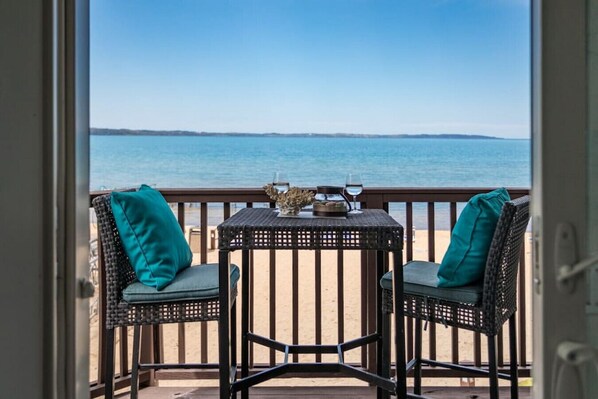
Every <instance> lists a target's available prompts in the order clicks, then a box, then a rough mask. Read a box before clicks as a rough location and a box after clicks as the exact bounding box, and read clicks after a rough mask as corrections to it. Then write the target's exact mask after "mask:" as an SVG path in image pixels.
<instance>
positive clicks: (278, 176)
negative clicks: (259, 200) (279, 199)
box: [272, 172, 291, 212]
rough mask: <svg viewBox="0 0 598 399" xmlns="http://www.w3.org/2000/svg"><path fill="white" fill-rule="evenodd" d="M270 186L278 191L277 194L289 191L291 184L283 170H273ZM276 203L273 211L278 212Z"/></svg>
mask: <svg viewBox="0 0 598 399" xmlns="http://www.w3.org/2000/svg"><path fill="white" fill-rule="evenodd" d="M272 186H273V187H274V188H275V189H276V191H278V193H279V194H283V193H286V192H287V191H289V188H290V187H291V185H290V184H289V177H288V176H287V174H286V173H284V172H275V173H274V177H273V178H272ZM278 210H279V209H278V203H276V209H274V211H275V212H278Z"/></svg>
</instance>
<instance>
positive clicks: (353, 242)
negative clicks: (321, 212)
mask: <svg viewBox="0 0 598 399" xmlns="http://www.w3.org/2000/svg"><path fill="white" fill-rule="evenodd" d="M218 240H219V248H220V249H221V250H235V249H367V250H385V251H398V250H401V249H402V247H403V226H401V225H400V224H399V223H398V222H397V221H396V220H394V219H393V218H392V217H391V216H390V215H389V214H388V213H386V212H385V211H384V210H382V209H364V210H363V213H362V214H358V215H355V214H350V215H349V216H348V217H347V218H346V219H338V218H330V219H328V218H317V219H316V218H314V219H306V218H287V217H278V215H277V213H275V212H274V211H273V210H272V209H268V208H245V209H242V210H240V211H239V212H238V213H236V214H235V215H233V216H232V217H230V218H229V219H227V220H226V221H224V222H223V223H222V224H220V225H219V226H218Z"/></svg>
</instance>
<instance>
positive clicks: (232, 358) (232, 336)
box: [230, 298, 237, 380]
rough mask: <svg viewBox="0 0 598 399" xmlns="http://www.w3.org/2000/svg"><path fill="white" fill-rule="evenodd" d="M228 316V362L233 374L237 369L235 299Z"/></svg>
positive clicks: (234, 378) (235, 377) (234, 377)
mask: <svg viewBox="0 0 598 399" xmlns="http://www.w3.org/2000/svg"><path fill="white" fill-rule="evenodd" d="M230 311H231V316H230V364H231V366H232V367H234V368H235V374H236V369H237V300H236V298H235V299H234V302H233V306H232V308H231V310H230ZM232 377H233V380H236V379H237V376H236V375H234V376H232Z"/></svg>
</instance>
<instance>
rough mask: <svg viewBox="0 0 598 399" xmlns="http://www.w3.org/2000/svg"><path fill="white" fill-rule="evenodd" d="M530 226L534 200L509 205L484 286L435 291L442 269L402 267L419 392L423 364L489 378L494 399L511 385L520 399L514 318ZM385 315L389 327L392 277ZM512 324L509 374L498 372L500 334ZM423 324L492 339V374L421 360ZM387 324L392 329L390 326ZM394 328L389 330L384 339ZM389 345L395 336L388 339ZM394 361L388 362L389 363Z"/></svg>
mask: <svg viewBox="0 0 598 399" xmlns="http://www.w3.org/2000/svg"><path fill="white" fill-rule="evenodd" d="M528 221H529V196H525V197H521V198H518V199H515V200H512V201H509V202H507V203H505V205H504V206H503V208H502V212H501V215H500V217H499V220H498V224H497V225H496V229H495V231H494V236H493V239H492V244H491V246H490V250H489V252H488V258H487V260H486V271H485V275H484V279H483V282H480V284H478V285H470V286H466V287H457V288H439V287H436V283H437V277H436V275H437V272H438V267H439V265H438V264H437V263H432V262H418V261H413V262H409V263H407V264H406V265H405V267H404V268H403V275H404V295H403V298H404V307H405V315H406V316H409V317H412V318H413V319H415V320H414V324H415V342H414V345H415V348H414V349H415V351H414V359H413V360H411V361H410V362H409V363H408V366H407V367H408V371H409V370H411V369H413V372H414V373H413V375H414V393H415V394H416V395H421V378H422V365H424V364H425V365H428V366H433V367H444V368H448V369H452V370H458V371H463V372H468V373H472V374H474V375H478V376H482V377H488V378H489V379H490V398H491V399H498V379H499V378H501V379H506V380H510V382H511V398H513V399H516V398H517V397H518V387H517V378H518V376H517V343H516V338H517V335H516V327H515V321H516V318H515V313H516V310H517V270H518V265H519V256H520V253H521V246H522V243H523V237H524V233H525V230H526V227H527V224H528ZM380 284H381V286H382V288H383V313H384V315H385V316H384V317H385V318H386V319H387V320H386V323H388V318H389V314H390V313H392V311H393V308H392V303H393V302H392V272H388V273H387V274H385V275H384V277H383V278H382V280H381V281H380ZM507 320H508V321H509V357H510V372H509V374H504V373H498V372H497V359H496V335H497V334H498V333H499V331H500V329H501V328H502V325H503V324H504V323H505V322H506V321H507ZM422 321H425V322H433V323H441V324H444V325H445V326H453V327H458V328H462V329H465V330H469V331H474V332H479V333H482V334H484V335H486V336H487V338H488V363H489V364H488V370H486V369H480V368H474V367H467V366H463V365H458V364H453V363H444V362H438V361H435V360H428V359H422ZM386 325H388V324H386ZM389 330H390V329H388V328H387V329H384V332H385V334H388V333H389ZM383 339H384V342H389V339H390V337H384V338H383ZM388 358H389V357H387V359H388Z"/></svg>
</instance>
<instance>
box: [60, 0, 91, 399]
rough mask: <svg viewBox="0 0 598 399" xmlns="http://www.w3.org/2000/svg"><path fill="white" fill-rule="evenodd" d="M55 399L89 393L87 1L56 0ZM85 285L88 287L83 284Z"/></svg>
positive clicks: (86, 396)
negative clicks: (56, 377) (56, 383)
mask: <svg viewBox="0 0 598 399" xmlns="http://www.w3.org/2000/svg"><path fill="white" fill-rule="evenodd" d="M54 5H55V8H54V18H53V21H54V27H55V28H54V32H53V33H54V35H55V40H54V49H53V53H54V60H55V63H54V68H55V75H54V78H55V84H54V101H55V102H54V104H55V107H54V110H55V115H54V117H55V127H56V133H55V139H56V143H55V151H56V154H57V158H56V159H57V161H56V168H57V177H56V202H57V225H58V230H57V238H56V244H57V258H58V281H57V294H58V295H57V301H58V302H57V304H58V306H57V309H56V321H57V337H58V339H57V349H58V350H57V362H56V364H57V367H58V368H57V370H56V373H57V376H58V379H57V381H58V385H57V387H56V388H57V393H58V398H60V399H62V398H68V399H71V398H72V399H75V398H88V397H89V392H90V391H89V300H88V299H87V297H86V296H87V294H86V293H85V292H84V291H85V290H86V289H85V288H86V287H85V283H87V282H88V281H89V258H88V256H89V0H57V1H55V2H54ZM87 288H89V287H87Z"/></svg>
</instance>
